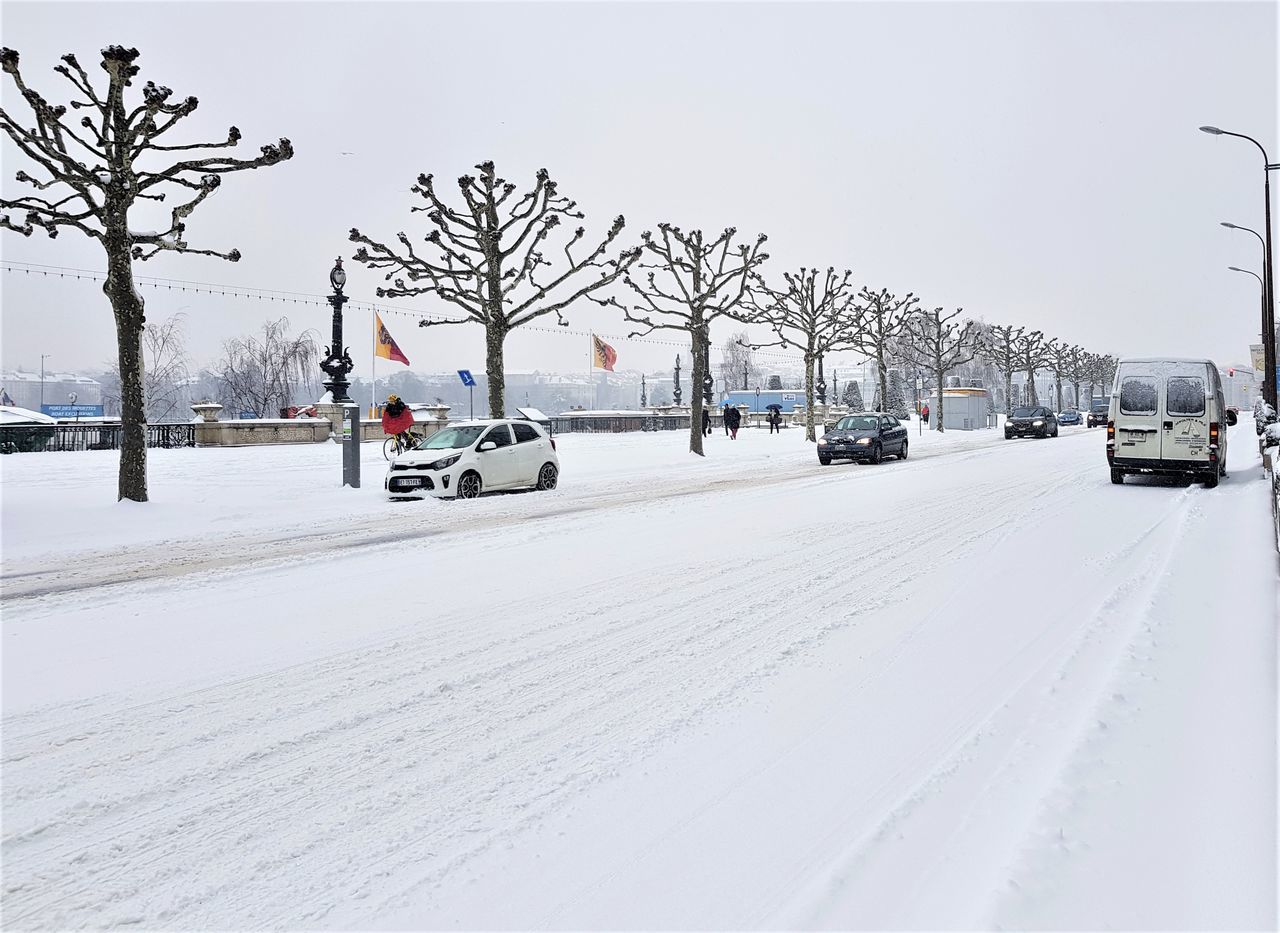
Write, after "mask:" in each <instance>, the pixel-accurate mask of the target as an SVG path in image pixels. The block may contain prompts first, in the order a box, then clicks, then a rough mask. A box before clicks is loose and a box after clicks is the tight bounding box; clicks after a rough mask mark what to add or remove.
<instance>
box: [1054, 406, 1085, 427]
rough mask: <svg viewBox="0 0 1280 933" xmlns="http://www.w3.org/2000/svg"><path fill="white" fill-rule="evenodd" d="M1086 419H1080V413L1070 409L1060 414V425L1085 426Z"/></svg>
mask: <svg viewBox="0 0 1280 933" xmlns="http://www.w3.org/2000/svg"><path fill="white" fill-rule="evenodd" d="M1083 423H1084V419H1083V418H1081V417H1080V412H1078V411H1076V410H1075V409H1074V408H1068V409H1067V410H1066V411H1064V412H1060V413H1059V414H1058V424H1083Z"/></svg>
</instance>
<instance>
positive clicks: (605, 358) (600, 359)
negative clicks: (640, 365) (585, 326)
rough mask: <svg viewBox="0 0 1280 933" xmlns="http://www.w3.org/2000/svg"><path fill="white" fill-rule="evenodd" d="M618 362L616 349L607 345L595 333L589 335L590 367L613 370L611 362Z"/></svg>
mask: <svg viewBox="0 0 1280 933" xmlns="http://www.w3.org/2000/svg"><path fill="white" fill-rule="evenodd" d="M616 362H618V351H617V350H615V349H614V348H613V347H611V346H609V345H608V344H607V343H605V342H604V341H603V340H601V339H600V338H599V337H597V336H596V335H595V334H592V335H591V367H592V368H593V369H605V370H608V371H609V372H613V364H614V363H616Z"/></svg>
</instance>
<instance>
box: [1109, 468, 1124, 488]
mask: <svg viewBox="0 0 1280 933" xmlns="http://www.w3.org/2000/svg"><path fill="white" fill-rule="evenodd" d="M1111 482H1112V483H1114V484H1115V485H1117V486H1123V485H1124V470H1115V469H1113V470H1112V471H1111Z"/></svg>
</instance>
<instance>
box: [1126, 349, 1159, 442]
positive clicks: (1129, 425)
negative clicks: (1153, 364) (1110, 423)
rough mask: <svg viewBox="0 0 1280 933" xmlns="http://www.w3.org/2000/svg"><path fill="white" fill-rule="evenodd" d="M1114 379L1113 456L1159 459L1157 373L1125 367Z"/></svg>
mask: <svg viewBox="0 0 1280 933" xmlns="http://www.w3.org/2000/svg"><path fill="white" fill-rule="evenodd" d="M1118 379H1119V383H1120V391H1119V396H1120V397H1119V400H1118V404H1117V405H1116V407H1115V412H1116V415H1115V423H1116V425H1115V426H1116V448H1115V449H1116V456H1117V457H1121V458H1124V459H1126V460H1129V459H1132V460H1159V459H1160V457H1161V454H1160V449H1161V435H1160V416H1161V410H1160V394H1161V392H1160V389H1161V385H1160V382H1161V380H1160V377H1159V376H1158V375H1157V374H1156V373H1155V372H1154V370H1150V369H1142V368H1135V367H1125V368H1124V369H1123V370H1122V372H1121V373H1120V375H1119V376H1118Z"/></svg>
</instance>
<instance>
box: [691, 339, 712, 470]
mask: <svg viewBox="0 0 1280 933" xmlns="http://www.w3.org/2000/svg"><path fill="white" fill-rule="evenodd" d="M689 336H690V337H691V338H692V344H693V346H692V349H693V374H692V379H693V385H692V386H690V387H689V396H690V398H689V401H690V402H691V403H692V404H691V406H690V408H689V412H690V414H689V453H691V454H697V455H698V456H699V457H703V456H706V455H705V454H704V453H703V452H702V380H703V377H704V376H706V374H707V345H708V343H709V342H710V335H709V334H708V333H706V328H705V327H703V326H701V325H699V324H695V325H694V326H692V327H690V328H689Z"/></svg>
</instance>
